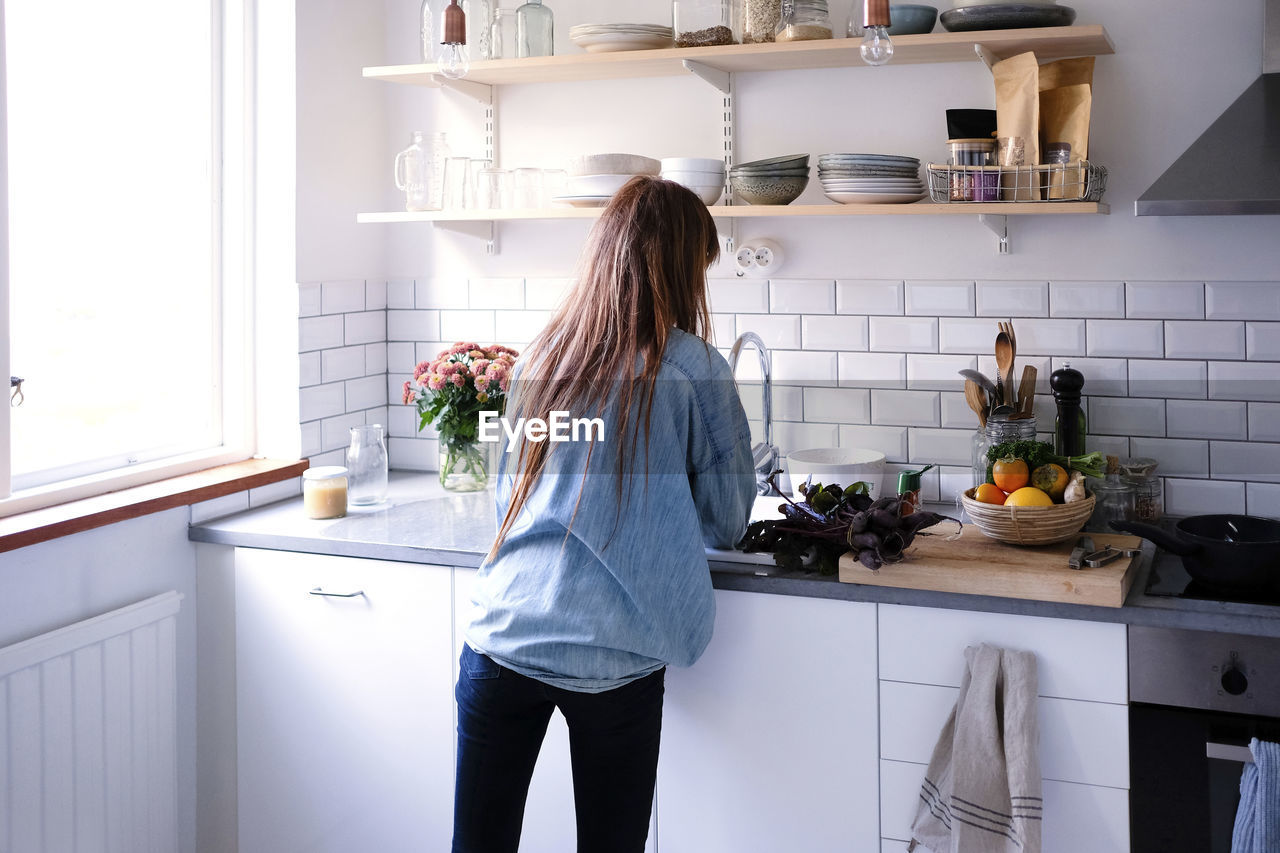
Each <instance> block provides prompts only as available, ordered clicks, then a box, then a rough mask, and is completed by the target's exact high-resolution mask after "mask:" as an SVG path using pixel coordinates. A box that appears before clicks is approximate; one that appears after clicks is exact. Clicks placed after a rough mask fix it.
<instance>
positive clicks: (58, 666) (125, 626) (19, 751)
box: [0, 592, 182, 853]
mask: <svg viewBox="0 0 1280 853" xmlns="http://www.w3.org/2000/svg"><path fill="white" fill-rule="evenodd" d="M181 601H182V595H181V594H180V593H178V592H167V593H164V594H163V595H157V596H155V597H153V598H148V599H146V600H144V601H139V602H138V603H136V604H131V605H129V606H128V607H122V608H120V609H119V610H113V611H111V612H110V613H104V614H102V615H101V616H95V617H93V618H92V619H86V620H85V621H83V622H77V623H76V624H74V625H69V626H67V627H65V628H59V629H58V630H56V631H50V632H49V633H47V634H42V635H40V636H39V637H33V638H32V639H29V640H24V641H23V642H21V643H16V644H14V645H12V646H8V647H7V648H4V649H0V853H80V851H95V853H97V851H104V853H114V851H119V853H172V851H174V850H176V849H177V846H178V830H177V781H178V780H177V713H178V707H177V663H176V652H175V644H174V640H175V637H174V631H175V621H176V614H177V612H178V608H179V606H180V603H181Z"/></svg>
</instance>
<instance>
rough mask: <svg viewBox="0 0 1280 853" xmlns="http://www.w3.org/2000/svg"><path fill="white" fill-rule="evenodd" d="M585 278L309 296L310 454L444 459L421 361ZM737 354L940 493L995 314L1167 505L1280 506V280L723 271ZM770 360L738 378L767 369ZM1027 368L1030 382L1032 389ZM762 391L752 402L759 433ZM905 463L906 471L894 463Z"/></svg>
mask: <svg viewBox="0 0 1280 853" xmlns="http://www.w3.org/2000/svg"><path fill="white" fill-rule="evenodd" d="M571 286H572V280H571V279H568V278H529V279H519V278H487V279H479V278H478V279H472V280H466V279H457V280H439V279H431V280H408V279H398V280H392V281H339V282H323V283H307V284H302V285H300V286H299V311H298V315H299V389H300V390H299V393H300V406H301V420H302V425H301V426H302V440H303V448H304V452H305V453H306V454H307V455H308V456H310V457H311V459H312V463H313V464H334V463H340V462H341V461H342V458H343V452H344V450H345V447H346V443H347V428H348V427H349V426H351V425H354V424H358V423H367V422H378V423H384V424H386V425H387V426H388V432H389V440H388V448H389V451H390V455H391V463H392V466H393V467H396V468H407V469H419V470H431V469H434V468H435V466H436V461H437V459H436V453H437V449H436V441H435V433H434V431H433V430H431V429H430V428H428V429H427V430H425V431H423V432H418V430H417V419H416V414H415V413H414V411H413V410H412V409H410V408H409V407H406V406H403V405H402V404H401V403H400V394H401V386H402V384H403V382H404V381H405V380H406V379H408V378H409V377H410V376H411V373H412V369H413V365H414V364H415V363H416V362H418V361H422V360H425V359H429V358H432V357H434V356H435V355H436V353H437V352H439V351H440V349H442V348H443V347H445V346H447V345H448V344H449V343H452V342H453V341H454V340H459V339H462V338H467V339H470V340H475V341H476V342H477V343H481V344H485V343H490V342H497V343H503V344H508V345H512V346H515V347H517V348H522V347H524V346H526V345H527V344H528V342H529V340H530V339H531V338H532V337H533V336H534V335H536V334H537V332H538V330H539V329H541V328H542V326H543V325H544V324H545V323H546V322H547V320H548V319H549V318H550V317H551V314H552V312H553V311H554V310H555V309H556V308H558V307H559V306H560V305H561V304H562V302H563V301H564V299H565V298H566V296H567V294H568V292H569V289H570V287H571ZM708 298H709V301H710V308H711V311H712V331H713V335H714V340H715V343H716V345H717V346H718V347H720V348H721V350H722V351H725V352H727V348H728V347H729V345H730V344H731V343H732V340H733V338H734V337H735V336H736V335H737V334H740V333H741V332H744V331H754V332H757V333H759V334H760V335H761V336H762V337H763V338H764V339H765V341H766V342H767V343H768V344H769V345H770V347H771V348H772V349H773V356H772V364H773V371H774V376H775V378H776V380H777V382H778V383H779V384H778V385H777V386H775V389H774V418H775V441H776V442H777V443H778V444H779V445H780V446H781V449H782V451H783V452H784V453H786V452H788V451H791V450H797V449H801V447H802V446H817V445H828V444H836V443H838V444H840V445H843V446H858V447H869V448H874V449H877V450H880V451H881V452H883V453H884V454H885V455H886V456H887V457H888V459H889V462H890V465H891V468H894V469H895V470H897V469H899V468H905V467H910V466H912V465H917V464H923V463H928V462H933V463H935V464H937V465H939V466H940V467H939V468H938V469H935V471H931V472H930V473H929V474H928V475H926V477H925V483H924V489H925V492H926V494H927V496H929V497H936V498H941V499H943V500H950V499H952V498H953V497H954V496H955V494H956V493H957V492H959V491H961V490H963V489H964V488H966V487H967V486H968V485H971V484H970V483H969V482H968V481H969V479H970V474H969V471H968V467H967V466H968V448H969V446H970V439H971V437H972V434H973V429H974V427H975V426H976V422H975V419H974V417H973V414H972V413H971V412H970V411H969V409H968V406H967V404H966V403H965V400H964V395H963V393H962V391H963V386H962V380H961V379H960V378H959V377H958V376H957V375H956V370H958V369H959V368H962V367H975V368H977V369H980V370H982V371H984V372H985V373H987V375H989V376H994V373H995V363H994V358H993V357H992V355H991V346H992V343H993V342H994V338H995V335H996V332H997V329H996V321H997V320H1004V319H1011V320H1013V322H1014V326H1015V329H1016V332H1017V339H1018V340H1017V342H1018V361H1019V370H1020V368H1021V365H1024V364H1032V365H1035V366H1036V368H1037V370H1038V372H1039V376H1038V382H1037V395H1038V396H1037V405H1036V414H1037V416H1038V417H1039V419H1040V424H1039V427H1040V434H1041V435H1042V436H1046V435H1048V434H1050V433H1051V432H1052V429H1053V416H1054V406H1053V401H1052V398H1051V397H1050V396H1049V394H1050V391H1049V382H1048V380H1049V374H1050V372H1051V371H1052V370H1054V369H1056V368H1058V367H1062V366H1063V365H1064V364H1066V363H1068V362H1070V364H1071V366H1073V367H1075V368H1077V369H1078V370H1080V371H1081V372H1083V373H1084V374H1085V393H1086V397H1087V405H1088V413H1089V419H1090V423H1089V427H1090V449H1091V450H1093V449H1096V450H1101V451H1102V452H1104V453H1114V454H1117V455H1121V456H1129V455H1142V456H1152V457H1154V458H1156V459H1158V460H1159V461H1160V463H1161V467H1160V472H1161V473H1162V474H1164V475H1165V477H1166V495H1167V507H1168V511H1169V513H1170V514H1172V515H1185V514H1192V513H1198V512H1205V511H1210V510H1216V511H1228V512H1235V511H1239V512H1244V511H1246V509H1247V511H1249V512H1252V513H1260V514H1264V515H1273V516H1276V515H1280V282H1187V281H1144V280H1135V281H1102V282H1085V281H1079V282H1077V281H1035V280H1031V281H976V282H974V281H964V280H946V281H914V280H913V281H893V280H882V279H878V280H862V279H848V278H841V279H837V278H834V277H833V278H831V279H823V278H806V279H783V278H779V279H773V280H767V279H754V278H748V279H714V280H712V281H711V282H710V283H709V289H708ZM755 375H757V374H756V371H755V357H754V353H748V355H747V357H746V358H744V359H743V360H742V363H741V365H740V367H739V377H740V378H741V379H746V378H749V377H752V376H755ZM1017 379H1018V377H1015V382H1016V381H1017ZM754 389H755V386H753V387H752V389H751V390H750V391H747V392H745V393H744V397H746V398H748V399H744V406H745V408H746V409H747V411H748V416H749V417H750V418H751V419H752V421H753V427H755V428H756V430H757V432H758V427H759V423H758V421H759V417H760V403H759V399H758V395H757V394H755V393H754ZM895 466H896V467H895Z"/></svg>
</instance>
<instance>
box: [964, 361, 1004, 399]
mask: <svg viewBox="0 0 1280 853" xmlns="http://www.w3.org/2000/svg"><path fill="white" fill-rule="evenodd" d="M960 375H961V376H963V377H964V378H965V379H969V380H972V381H974V382H977V383H978V386H979V387H980V388H982V390H983V391H986V392H987V393H988V394H990V395H991V396H992V397H993V398H994V397H995V396H996V384H995V383H994V382H992V381H991V380H990V379H988V378H987V375H986V374H985V373H982V372H981V371H977V370H970V369H969V368H967V367H966V368H964V369H962V370H961V371H960Z"/></svg>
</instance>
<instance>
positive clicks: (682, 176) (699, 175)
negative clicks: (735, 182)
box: [662, 169, 724, 187]
mask: <svg viewBox="0 0 1280 853" xmlns="http://www.w3.org/2000/svg"><path fill="white" fill-rule="evenodd" d="M662 177H663V178H665V179H666V180H668V181H675V182H676V183H677V184H684V185H685V186H686V187H709V186H711V185H712V184H723V183H724V169H721V170H720V171H718V172H701V171H699V172H694V171H688V170H683V169H671V170H667V169H663V170H662Z"/></svg>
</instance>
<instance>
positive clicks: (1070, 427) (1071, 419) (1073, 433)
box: [1049, 364, 1088, 456]
mask: <svg viewBox="0 0 1280 853" xmlns="http://www.w3.org/2000/svg"><path fill="white" fill-rule="evenodd" d="M1049 387H1050V388H1052V389H1053V399H1054V401H1055V402H1057V404H1058V421H1057V423H1056V424H1055V426H1054V433H1053V448H1054V452H1055V453H1057V454H1058V455H1059V456H1080V455H1082V454H1083V453H1084V441H1085V437H1086V435H1087V434H1088V432H1087V430H1086V428H1085V420H1084V409H1083V408H1081V406H1080V389H1081V388H1083V387H1084V374H1083V373H1081V372H1080V371H1078V370H1075V369H1073V368H1072V367H1071V365H1070V364H1065V365H1063V366H1062V367H1061V368H1060V369H1058V370H1055V371H1054V372H1053V373H1052V374H1050V376H1049Z"/></svg>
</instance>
